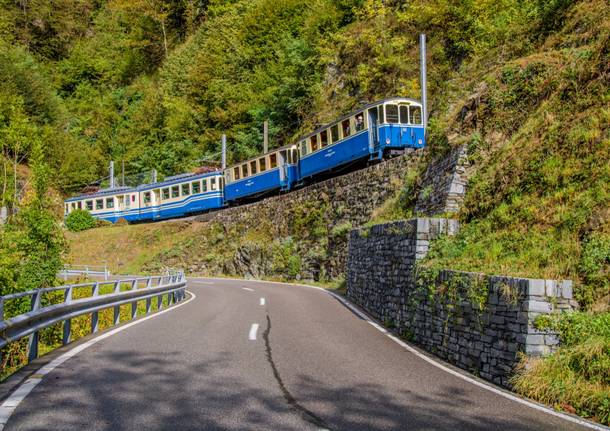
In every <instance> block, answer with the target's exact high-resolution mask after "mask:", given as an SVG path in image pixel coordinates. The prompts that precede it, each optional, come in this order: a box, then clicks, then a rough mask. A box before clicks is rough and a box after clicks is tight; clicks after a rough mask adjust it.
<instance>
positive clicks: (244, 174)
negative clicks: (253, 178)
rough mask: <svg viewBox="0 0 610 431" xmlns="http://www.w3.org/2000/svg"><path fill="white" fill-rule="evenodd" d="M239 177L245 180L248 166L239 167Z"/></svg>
mask: <svg viewBox="0 0 610 431" xmlns="http://www.w3.org/2000/svg"><path fill="white" fill-rule="evenodd" d="M241 176H242V178H246V177H247V176H248V165H247V164H246V165H241Z"/></svg>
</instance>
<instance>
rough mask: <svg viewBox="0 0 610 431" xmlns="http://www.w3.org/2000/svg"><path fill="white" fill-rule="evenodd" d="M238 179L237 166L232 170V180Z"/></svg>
mask: <svg viewBox="0 0 610 431" xmlns="http://www.w3.org/2000/svg"><path fill="white" fill-rule="evenodd" d="M239 178H240V177H239V166H235V167H234V168H233V179H234V180H238V179H239Z"/></svg>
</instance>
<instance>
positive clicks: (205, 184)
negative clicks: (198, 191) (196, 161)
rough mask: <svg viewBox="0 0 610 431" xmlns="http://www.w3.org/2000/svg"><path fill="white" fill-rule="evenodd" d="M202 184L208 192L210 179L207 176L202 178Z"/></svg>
mask: <svg viewBox="0 0 610 431" xmlns="http://www.w3.org/2000/svg"><path fill="white" fill-rule="evenodd" d="M201 185H202V186H203V189H202V190H203V191H204V192H207V191H208V180H207V178H204V179H202V180H201Z"/></svg>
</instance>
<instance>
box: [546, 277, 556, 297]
mask: <svg viewBox="0 0 610 431" xmlns="http://www.w3.org/2000/svg"><path fill="white" fill-rule="evenodd" d="M557 286H558V283H557V281H555V280H545V281H544V288H545V294H546V296H550V297H556V296H559V295H558V293H559V292H558V289H557Z"/></svg>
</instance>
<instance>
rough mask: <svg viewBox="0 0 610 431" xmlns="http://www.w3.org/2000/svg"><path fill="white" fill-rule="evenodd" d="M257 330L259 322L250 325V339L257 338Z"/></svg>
mask: <svg viewBox="0 0 610 431" xmlns="http://www.w3.org/2000/svg"><path fill="white" fill-rule="evenodd" d="M256 331H258V323H253V324H252V326H250V333H249V334H248V338H249V339H250V340H253V341H254V340H256Z"/></svg>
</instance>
